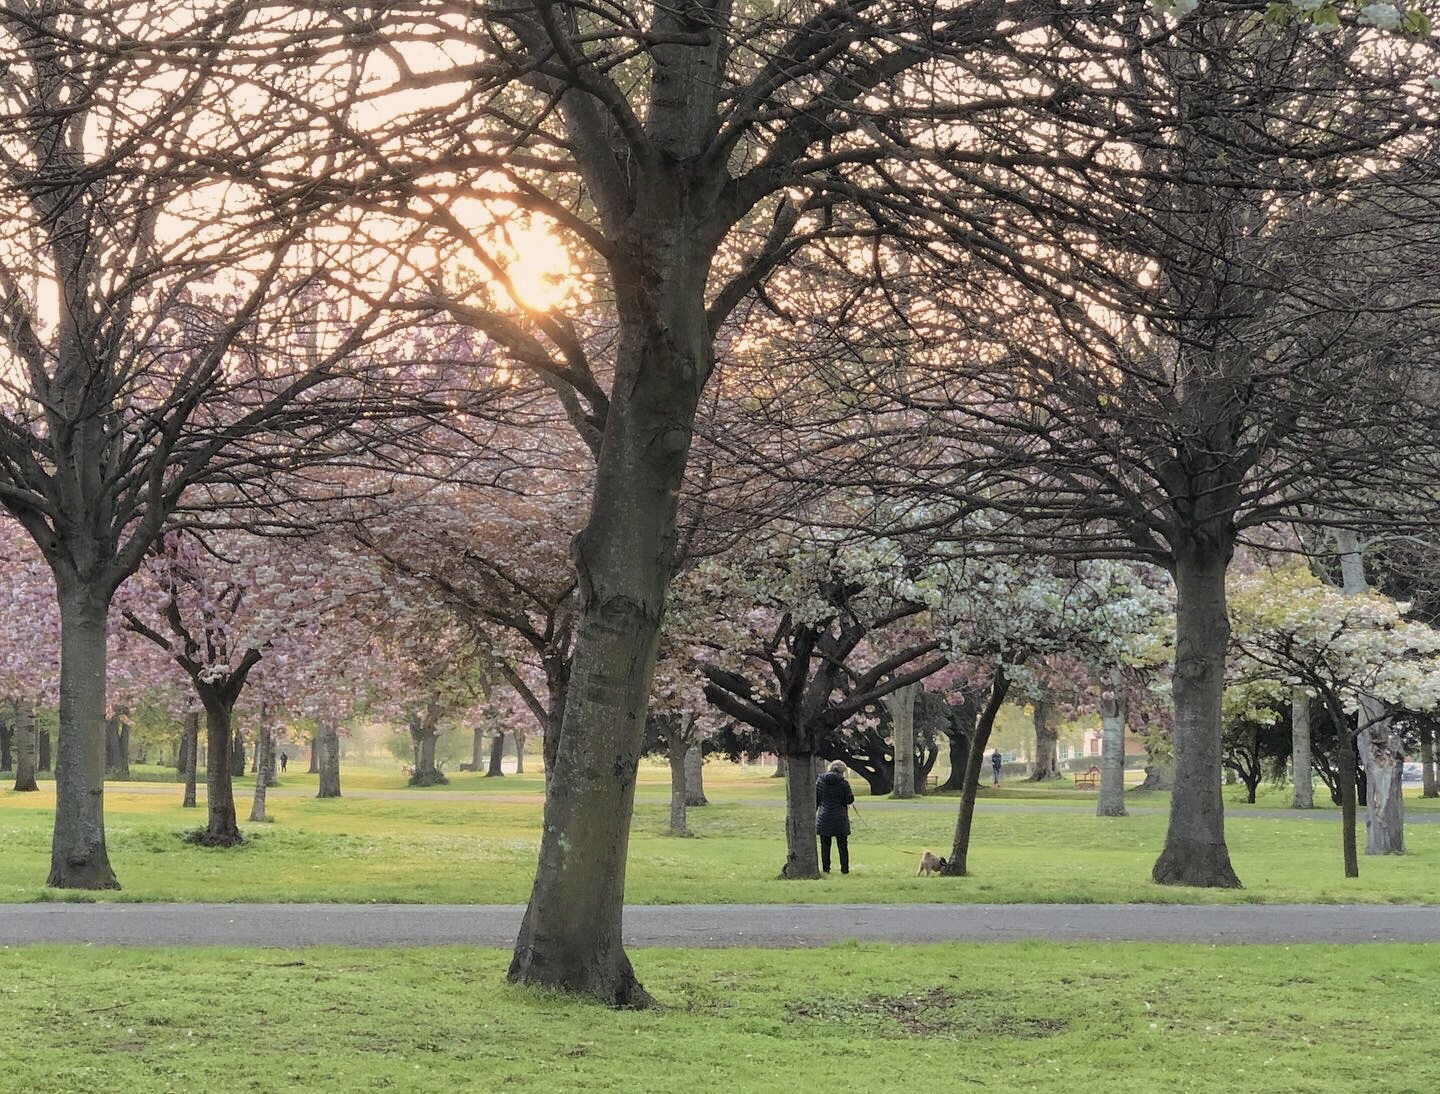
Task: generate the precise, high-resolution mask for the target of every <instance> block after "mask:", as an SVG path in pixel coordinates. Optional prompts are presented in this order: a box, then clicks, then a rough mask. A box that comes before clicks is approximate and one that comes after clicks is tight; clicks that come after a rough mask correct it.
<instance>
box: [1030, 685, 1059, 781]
mask: <svg viewBox="0 0 1440 1094" xmlns="http://www.w3.org/2000/svg"><path fill="white" fill-rule="evenodd" d="M1034 722H1035V770H1034V771H1032V772H1030V778H1029V780H1028V781H1030V782H1032V783H1037V782H1045V781H1047V780H1049V779H1058V778H1059V777H1060V728H1059V726H1057V725H1056V724H1055V708H1054V707H1053V706H1052V705H1051V704H1050V703H1048V702H1046V701H1045V700H1044V699H1036V700H1035V714H1034Z"/></svg>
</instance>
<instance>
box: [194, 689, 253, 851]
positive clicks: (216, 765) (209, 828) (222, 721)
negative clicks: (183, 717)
mask: <svg viewBox="0 0 1440 1094" xmlns="http://www.w3.org/2000/svg"><path fill="white" fill-rule="evenodd" d="M195 689H196V691H197V693H198V694H199V696H200V702H201V705H202V706H204V708H205V813H206V820H205V833H204V835H203V836H201V837H200V839H201V842H202V843H204V844H206V845H207V846H211V847H234V846H235V845H236V844H239V843H242V842H244V837H243V836H242V835H241V834H240V823H239V820H238V819H237V817H236V815H235V784H234V782H233V781H232V780H233V779H234V775H233V774H232V772H233V770H234V768H233V756H232V753H231V745H232V744H233V742H234V738H235V732H234V718H235V708H234V705H233V704H231V703H227V702H226V701H225V700H224V698H223V697H221V696H220V695H218V694H217V693H216V689H214V688H212V687H210V686H208V685H206V684H202V683H199V682H198V681H197V682H196V684H195Z"/></svg>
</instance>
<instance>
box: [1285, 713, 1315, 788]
mask: <svg viewBox="0 0 1440 1094" xmlns="http://www.w3.org/2000/svg"><path fill="white" fill-rule="evenodd" d="M1290 769H1291V775H1290V778H1291V783H1292V785H1293V787H1294V793H1293V794H1292V795H1291V798H1290V808H1291V809H1314V808H1315V771H1314V764H1313V762H1312V761H1311V758H1310V695H1309V693H1308V692H1306V691H1305V690H1304V689H1303V688H1291V689H1290Z"/></svg>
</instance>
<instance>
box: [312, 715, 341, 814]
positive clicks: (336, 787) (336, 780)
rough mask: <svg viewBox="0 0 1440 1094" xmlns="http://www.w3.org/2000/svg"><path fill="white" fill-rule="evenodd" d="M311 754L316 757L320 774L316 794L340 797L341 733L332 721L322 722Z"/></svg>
mask: <svg viewBox="0 0 1440 1094" xmlns="http://www.w3.org/2000/svg"><path fill="white" fill-rule="evenodd" d="M311 755H312V756H314V757H315V763H316V766H317V767H318V768H319V774H320V788H319V790H318V791H317V792H316V794H315V796H316V797H317V798H338V797H340V733H339V730H337V729H336V727H335V726H334V725H333V724H331V723H330V722H328V721H326V722H322V723H321V725H320V728H319V730H318V731H317V732H316V734H315V747H314V750H313V751H312V752H311Z"/></svg>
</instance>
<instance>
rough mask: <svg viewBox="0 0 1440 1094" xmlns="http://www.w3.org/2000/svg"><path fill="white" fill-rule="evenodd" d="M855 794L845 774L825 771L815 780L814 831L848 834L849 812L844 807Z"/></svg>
mask: <svg viewBox="0 0 1440 1094" xmlns="http://www.w3.org/2000/svg"><path fill="white" fill-rule="evenodd" d="M854 800H855V794H854V793H853V792H852V791H851V789H850V784H849V783H848V782H847V781H846V780H845V776H844V775H842V774H840V772H838V771H827V772H825V774H823V775H821V776H820V777H819V778H818V779H816V780H815V831H816V832H818V833H819V834H820V835H822V836H848V835H849V834H850V814H849V813H847V812H846V811H845V809H846V807H847V806H848V805H849V804H850V803H851V802H853V801H854Z"/></svg>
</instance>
